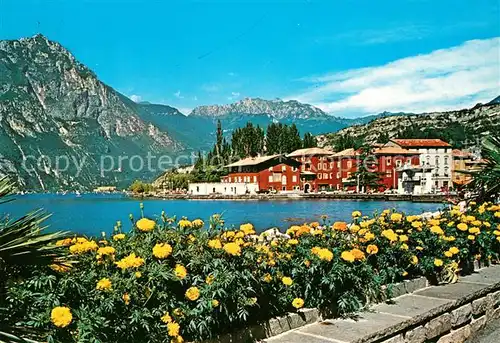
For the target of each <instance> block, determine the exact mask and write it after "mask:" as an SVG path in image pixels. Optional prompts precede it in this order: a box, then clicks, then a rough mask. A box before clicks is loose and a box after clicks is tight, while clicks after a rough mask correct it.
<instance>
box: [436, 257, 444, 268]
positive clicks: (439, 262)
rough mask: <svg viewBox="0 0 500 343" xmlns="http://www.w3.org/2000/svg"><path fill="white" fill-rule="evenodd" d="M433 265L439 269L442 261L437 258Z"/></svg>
mask: <svg viewBox="0 0 500 343" xmlns="http://www.w3.org/2000/svg"><path fill="white" fill-rule="evenodd" d="M434 265H435V266H436V267H441V266H442V265H443V260H441V259H439V258H435V259H434Z"/></svg>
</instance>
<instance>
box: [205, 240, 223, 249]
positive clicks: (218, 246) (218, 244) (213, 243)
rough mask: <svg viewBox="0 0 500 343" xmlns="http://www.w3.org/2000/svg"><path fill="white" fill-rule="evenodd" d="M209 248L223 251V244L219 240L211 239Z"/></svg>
mask: <svg viewBox="0 0 500 343" xmlns="http://www.w3.org/2000/svg"><path fill="white" fill-rule="evenodd" d="M208 246H209V247H210V248H212V249H221V248H222V243H221V241H220V240H219V239H217V238H216V239H211V240H209V241H208Z"/></svg>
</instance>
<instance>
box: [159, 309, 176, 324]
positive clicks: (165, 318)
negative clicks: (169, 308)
mask: <svg viewBox="0 0 500 343" xmlns="http://www.w3.org/2000/svg"><path fill="white" fill-rule="evenodd" d="M160 320H161V321H162V322H164V323H165V324H168V323H172V322H173V320H172V317H171V316H170V314H168V312H167V313H165V314H164V315H163V316H162V317H161V318H160Z"/></svg>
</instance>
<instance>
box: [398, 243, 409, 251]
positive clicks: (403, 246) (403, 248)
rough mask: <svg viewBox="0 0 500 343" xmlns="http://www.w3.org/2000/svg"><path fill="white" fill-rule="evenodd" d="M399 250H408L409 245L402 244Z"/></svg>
mask: <svg viewBox="0 0 500 343" xmlns="http://www.w3.org/2000/svg"><path fill="white" fill-rule="evenodd" d="M399 249H401V250H408V244H406V243H403V244H401V246H400V247H399Z"/></svg>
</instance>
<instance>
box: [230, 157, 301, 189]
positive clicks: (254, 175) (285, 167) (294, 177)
mask: <svg viewBox="0 0 500 343" xmlns="http://www.w3.org/2000/svg"><path fill="white" fill-rule="evenodd" d="M226 168H228V169H229V174H228V175H227V176H224V177H223V178H222V182H247V183H257V184H258V185H259V191H274V190H276V191H292V190H299V189H300V162H298V161H296V160H294V159H292V158H289V157H286V156H283V155H272V156H258V157H248V158H245V159H242V160H239V161H237V162H235V163H231V164H229V165H227V166H226Z"/></svg>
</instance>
